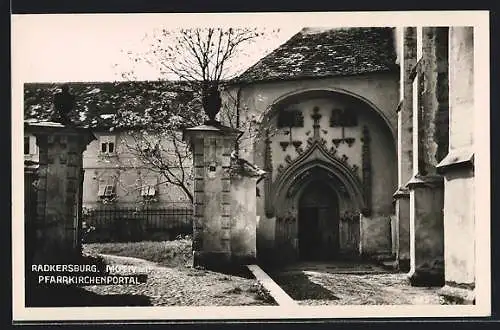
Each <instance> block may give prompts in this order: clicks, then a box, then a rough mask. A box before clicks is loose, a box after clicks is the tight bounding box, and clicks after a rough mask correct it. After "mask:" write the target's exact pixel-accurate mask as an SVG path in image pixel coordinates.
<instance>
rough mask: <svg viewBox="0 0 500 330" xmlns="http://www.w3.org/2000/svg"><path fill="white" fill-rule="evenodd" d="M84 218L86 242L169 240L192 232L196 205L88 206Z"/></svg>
mask: <svg viewBox="0 0 500 330" xmlns="http://www.w3.org/2000/svg"><path fill="white" fill-rule="evenodd" d="M83 221H84V226H85V229H84V230H85V231H86V232H87V233H86V235H85V238H84V241H85V242H107V241H112V242H117V241H141V240H169V239H172V238H175V237H176V236H177V235H188V234H191V233H192V230H193V207H192V205H191V204H189V205H186V204H181V205H177V204H175V203H173V204H172V205H168V206H167V207H162V208H148V207H146V208H135V207H102V208H98V209H93V210H86V211H85V212H84V214H83Z"/></svg>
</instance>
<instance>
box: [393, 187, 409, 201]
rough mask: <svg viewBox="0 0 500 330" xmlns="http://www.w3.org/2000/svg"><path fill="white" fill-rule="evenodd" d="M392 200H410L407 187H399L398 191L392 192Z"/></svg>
mask: <svg viewBox="0 0 500 330" xmlns="http://www.w3.org/2000/svg"><path fill="white" fill-rule="evenodd" d="M392 197H393V198H395V199H400V198H410V190H409V189H408V188H407V187H404V186H402V187H399V188H398V190H396V191H395V192H394V194H393V195H392Z"/></svg>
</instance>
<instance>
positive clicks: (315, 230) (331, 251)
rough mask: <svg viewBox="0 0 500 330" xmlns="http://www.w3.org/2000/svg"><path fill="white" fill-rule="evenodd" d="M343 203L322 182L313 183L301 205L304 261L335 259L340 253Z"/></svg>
mask: <svg viewBox="0 0 500 330" xmlns="http://www.w3.org/2000/svg"><path fill="white" fill-rule="evenodd" d="M339 218H340V212H339V200H338V196H337V193H336V192H335V191H334V189H332V188H331V187H330V186H329V185H328V184H327V183H325V182H324V181H320V180H315V181H312V182H310V183H309V184H308V185H307V186H306V187H305V188H304V190H303V191H302V193H301V194H300V197H299V201H298V245H299V257H300V259H301V260H310V261H313V260H316V261H318V260H328V259H333V258H335V256H337V255H338V252H339V236H340V235H339Z"/></svg>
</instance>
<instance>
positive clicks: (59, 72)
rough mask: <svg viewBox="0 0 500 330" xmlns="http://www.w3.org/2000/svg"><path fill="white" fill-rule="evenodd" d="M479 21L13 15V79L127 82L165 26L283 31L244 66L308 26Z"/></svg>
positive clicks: (405, 15) (399, 16)
mask: <svg viewBox="0 0 500 330" xmlns="http://www.w3.org/2000/svg"><path fill="white" fill-rule="evenodd" d="M474 19H476V20H477V17H476V18H475V17H474V16H473V15H471V14H470V13H469V12H457V11H455V12H453V13H451V12H336V13H332V12H318V13H237V14H236V13H222V14H220V13H219V14H208V13H192V14H161V13H160V14H152V13H150V14H51V15H47V14H44V15H42V14H34V15H12V17H11V23H12V25H11V26H12V47H11V49H12V79H13V85H16V84H19V83H24V82H70V81H72V82H76V81H115V80H123V79H124V78H123V77H122V76H121V74H122V73H123V72H126V71H130V69H131V68H132V64H133V63H132V62H131V60H130V59H129V57H128V55H126V53H127V51H131V52H132V53H137V52H141V51H144V49H145V47H147V45H146V44H145V43H144V42H143V41H142V40H143V38H144V36H145V34H146V33H150V32H151V31H153V30H154V29H158V28H166V29H175V28H179V27H184V28H189V27H191V28H192V27H208V26H210V27H226V28H227V27H258V28H265V29H278V28H279V29H280V32H279V33H278V34H275V35H273V38H267V39H265V40H262V41H261V42H260V43H259V44H254V45H252V47H249V48H248V49H242V51H243V52H245V55H247V56H246V59H245V61H242V63H241V65H242V66H243V67H249V66H251V65H252V64H254V63H255V62H257V61H258V60H259V59H260V58H262V57H263V56H264V55H265V54H267V53H268V52H270V51H272V50H273V49H275V48H276V47H278V46H279V45H281V44H282V43H284V42H285V41H286V40H288V39H289V38H290V37H291V36H293V35H294V34H295V33H297V32H299V31H300V30H301V29H302V28H304V27H310V28H320V29H325V28H335V27H347V26H392V27H396V28H398V27H401V26H422V25H427V26H432V25H435V26H445V25H463V24H464V23H467V22H468V21H470V22H475V21H474ZM467 24H469V23H467ZM471 25H473V24H471ZM135 73H136V79H139V80H149V79H157V78H158V72H157V71H156V70H153V69H152V67H151V66H148V65H143V66H141V67H139V68H135Z"/></svg>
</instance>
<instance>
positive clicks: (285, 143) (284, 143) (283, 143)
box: [280, 141, 290, 151]
mask: <svg viewBox="0 0 500 330" xmlns="http://www.w3.org/2000/svg"><path fill="white" fill-rule="evenodd" d="M289 145H290V142H288V141H280V146H281V149H282V150H283V151H286V148H288V146H289Z"/></svg>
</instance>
